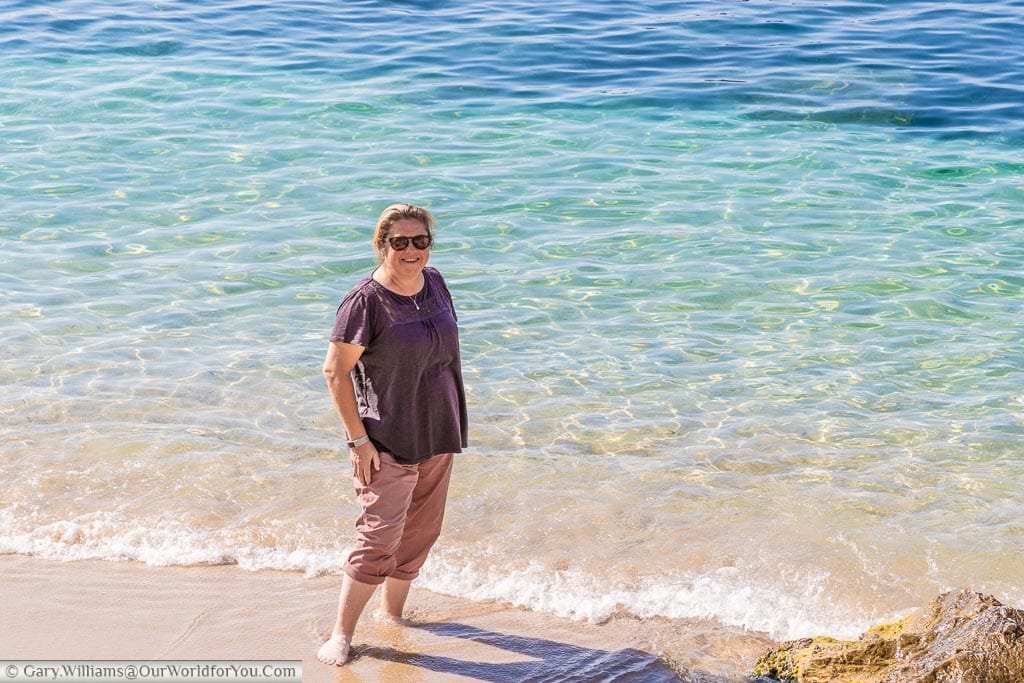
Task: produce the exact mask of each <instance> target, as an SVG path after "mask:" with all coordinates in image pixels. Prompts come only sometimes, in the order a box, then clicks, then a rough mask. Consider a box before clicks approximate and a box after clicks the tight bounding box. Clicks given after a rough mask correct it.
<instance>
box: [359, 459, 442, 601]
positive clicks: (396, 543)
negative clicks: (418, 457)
mask: <svg viewBox="0 0 1024 683" xmlns="http://www.w3.org/2000/svg"><path fill="white" fill-rule="evenodd" d="M452 459H453V458H452V454H451V453H445V454H442V455H435V456H433V457H431V458H428V459H427V460H424V461H423V462H421V463H418V464H416V465H403V464H401V463H398V462H395V459H394V458H393V457H392V456H391V454H390V453H385V452H381V454H380V470H379V471H375V472H373V473H372V477H371V479H370V485H369V486H363V485H362V484H361V483H360V482H359V479H357V478H356V477H354V476H353V481H354V482H355V487H356V499H357V500H358V501H359V505H360V506H362V508H363V512H362V514H360V515H359V519H357V520H356V547H355V548H354V549H353V550H352V552H351V553H350V554H349V556H348V561H347V562H346V563H345V566H344V567H343V568H342V569H343V570H344V572H345V573H346V574H348V575H349V576H350V577H352V578H353V579H355V580H356V581H359V582H360V583H368V584H372V585H379V584H382V583H384V579H385V578H387V577H389V576H390V577H393V578H396V579H401V580H403V581H412V580H413V579H415V578H416V577H417V576H418V575H419V573H420V568H421V567H423V563H424V562H425V561H426V559H427V553H429V552H430V548H431V547H433V545H434V542H435V541H436V540H437V538H438V536H440V535H441V522H442V521H444V506H445V501H446V500H447V498H448V482H449V481H450V479H451V474H452Z"/></svg>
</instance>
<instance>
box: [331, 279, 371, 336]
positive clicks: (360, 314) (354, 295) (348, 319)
mask: <svg viewBox="0 0 1024 683" xmlns="http://www.w3.org/2000/svg"><path fill="white" fill-rule="evenodd" d="M372 337H373V326H372V321H371V311H370V306H369V302H368V301H367V297H366V294H365V293H364V292H362V291H360V290H358V289H357V290H354V291H352V292H349V293H348V295H347V296H346V297H345V298H344V299H342V301H341V305H340V306H338V312H337V314H336V315H335V318H334V327H333V328H331V341H332V342H344V343H346V344H356V345H357V346H369V345H370V339H371V338H372Z"/></svg>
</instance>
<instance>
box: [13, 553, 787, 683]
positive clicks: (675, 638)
mask: <svg viewBox="0 0 1024 683" xmlns="http://www.w3.org/2000/svg"><path fill="white" fill-rule="evenodd" d="M0 573H2V575H3V576H4V581H3V582H2V585H0V600H2V602H3V604H4V605H5V609H4V616H3V617H2V620H0V626H2V628H0V633H2V634H3V635H0V657H3V658H7V659H31V660H39V659H128V660H131V659H134V660H148V659H194V660H212V659H276V660H301V661H302V670H303V678H302V680H303V681H363V680H367V681H370V680H373V681H448V680H452V681H459V680H503V679H509V678H510V679H516V678H517V677H518V678H522V677H523V676H529V675H542V674H544V673H547V674H548V675H551V674H555V673H562V674H566V675H568V674H569V673H571V672H575V674H576V675H577V677H578V678H577V679H578V680H605V679H607V678H609V677H611V675H612V674H617V675H620V676H623V677H626V676H627V675H632V676H638V677H641V676H642V677H643V678H644V679H645V680H652V681H659V680H665V681H669V680H684V681H685V680H699V681H715V682H725V681H747V680H750V679H749V674H750V672H751V671H752V670H753V666H754V663H755V662H756V660H757V658H758V657H759V656H760V655H761V654H763V652H764V651H765V650H766V649H768V648H769V647H772V646H774V645H775V643H774V641H772V640H771V639H769V638H768V637H767V636H765V635H763V634H756V633H749V632H742V631H736V630H730V629H726V628H724V627H722V626H721V625H718V624H715V623H711V622H700V621H693V622H680V621H671V620H659V619H655V620H639V619H636V618H634V617H613V618H612V619H609V620H607V621H605V622H604V623H601V624H590V623H586V622H577V621H571V620H568V619H563V618H560V617H556V616H552V615H547V614H541V613H537V612H531V611H528V610H524V609H521V608H516V607H512V606H509V605H507V604H505V603H499V602H473V601H470V600H465V599H461V598H455V597H451V596H446V595H441V594H438V593H433V592H430V591H428V590H425V589H417V588H415V587H414V589H413V591H412V593H411V594H410V598H409V607H408V611H407V615H408V617H409V620H410V622H411V625H409V626H405V627H401V626H395V625H390V624H381V623H377V622H375V621H374V620H373V619H372V618H371V614H370V613H369V611H370V610H372V609H373V603H372V602H371V605H370V606H368V608H367V610H368V612H367V613H366V614H365V615H364V618H363V619H362V620H361V621H360V625H359V628H358V630H357V631H356V635H355V639H354V643H353V645H354V647H353V652H354V653H355V656H354V659H353V660H352V661H351V662H350V663H349V664H348V665H346V666H344V667H340V668H335V667H328V666H325V665H323V664H321V663H320V662H318V661H317V660H316V649H317V647H318V646H319V644H320V642H322V640H324V639H326V637H327V636H328V634H329V632H330V629H331V626H332V624H333V619H334V610H335V609H336V607H337V593H338V589H339V587H340V584H341V579H340V577H337V576H322V577H314V578H306V577H304V576H303V575H301V574H299V573H292V572H278V571H257V572H251V571H248V570H244V569H240V568H238V567H236V566H233V565H226V566H201V567H151V566H148V565H144V564H141V563H138V562H133V561H124V562H112V561H103V560H81V561H75V562H56V561H51V560H42V559H38V558H34V557H30V556H24V555H5V556H2V557H0ZM635 680H638V679H635Z"/></svg>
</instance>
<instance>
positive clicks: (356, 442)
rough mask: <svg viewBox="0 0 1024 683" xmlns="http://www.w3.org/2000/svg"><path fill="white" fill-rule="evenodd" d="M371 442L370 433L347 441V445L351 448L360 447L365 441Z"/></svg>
mask: <svg viewBox="0 0 1024 683" xmlns="http://www.w3.org/2000/svg"><path fill="white" fill-rule="evenodd" d="M369 442H370V435H369V434H363V435H362V436H361V437H359V438H358V439H352V440H350V441H346V442H345V445H347V446H348V447H349V448H359V447H360V446H362V445H363V444H364V443H369Z"/></svg>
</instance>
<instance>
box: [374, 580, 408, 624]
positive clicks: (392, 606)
mask: <svg viewBox="0 0 1024 683" xmlns="http://www.w3.org/2000/svg"><path fill="white" fill-rule="evenodd" d="M410 586H412V581H403V580H402V579H394V578H392V577H390V576H389V577H388V578H387V579H385V580H384V590H383V591H381V595H380V613H381V615H382V616H383V617H384V618H385V619H388V620H390V621H395V622H401V621H402V613H403V612H404V610H405V600H406V598H408V597H409V587H410Z"/></svg>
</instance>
